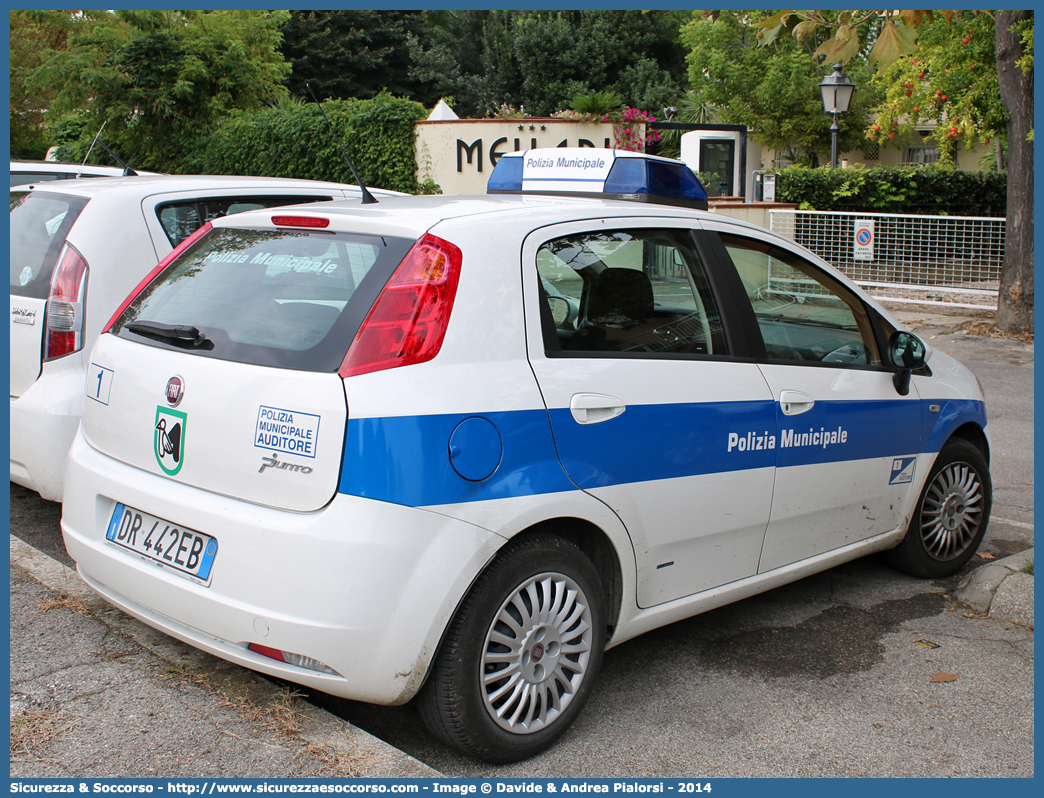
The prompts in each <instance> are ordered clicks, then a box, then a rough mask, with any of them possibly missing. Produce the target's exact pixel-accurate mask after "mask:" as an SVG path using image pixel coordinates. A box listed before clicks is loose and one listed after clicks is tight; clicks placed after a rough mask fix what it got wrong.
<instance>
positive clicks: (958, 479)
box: [885, 438, 993, 579]
mask: <svg viewBox="0 0 1044 798" xmlns="http://www.w3.org/2000/svg"><path fill="white" fill-rule="evenodd" d="M992 506H993V483H992V481H991V480H990V469H989V467H988V466H987V465H986V459H985V458H984V457H983V456H982V452H980V451H979V450H978V448H976V447H975V446H974V445H973V444H971V443H969V442H968V441H966V440H963V439H961V438H953V439H951V440H950V441H949V442H947V444H946V445H945V446H944V447H943V448H942V451H940V452H939V456H938V457H937V458H936V460H935V464H934V465H933V466H932V470H931V471H929V472H928V479H927V480H926V481H925V485H924V490H923V491H921V495H920V497H919V498H918V500H917V509H916V510H915V511H914V514H913V517H912V518H911V519H910V527H909V529H907V531H906V537H904V538H903V542H902V543H900V544H899V545H898V546H897V547H896V548H894V549H892V550H891V551H889V552H886V553H885V556H886V558H887V559H888V562H889V563H890V564H891V565H892V566H894V567H895V568H898V569H899V570H900V571H905V572H906V573H908V574H912V575H914V576H921V577H926V578H930V579H937V578H939V577H943V576H951V575H952V574H955V573H957V572H958V571H959V570H961V568H963V567H964V564H965V563H966V562H968V560H969V559H971V556H972V555H973V554H975V551H976V549H978V548H979V544H980V543H981V542H982V536H983V535H984V534H985V533H986V525H987V524H988V523H989V521H990V510H991V508H992Z"/></svg>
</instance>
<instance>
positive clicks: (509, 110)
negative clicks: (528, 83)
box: [491, 103, 529, 119]
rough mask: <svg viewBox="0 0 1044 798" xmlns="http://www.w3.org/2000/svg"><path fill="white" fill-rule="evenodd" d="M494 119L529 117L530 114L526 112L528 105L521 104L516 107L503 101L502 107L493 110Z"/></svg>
mask: <svg viewBox="0 0 1044 798" xmlns="http://www.w3.org/2000/svg"><path fill="white" fill-rule="evenodd" d="M491 118H492V119H528V118H529V114H527V113H526V106H524V105H520V106H518V108H515V107H514V106H513V105H508V104H507V103H501V104H500V107H499V108H498V109H497V110H496V111H494V112H493V116H492V117H491Z"/></svg>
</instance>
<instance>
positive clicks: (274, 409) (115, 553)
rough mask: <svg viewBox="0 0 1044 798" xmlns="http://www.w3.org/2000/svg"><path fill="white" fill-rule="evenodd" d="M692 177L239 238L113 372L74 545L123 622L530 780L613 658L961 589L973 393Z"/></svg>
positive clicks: (301, 212) (517, 159) (200, 251)
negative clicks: (890, 576) (733, 614)
mask: <svg viewBox="0 0 1044 798" xmlns="http://www.w3.org/2000/svg"><path fill="white" fill-rule="evenodd" d="M705 206H706V194H705V193H704V192H703V189H702V187H701V186H700V185H699V182H698V181H697V180H696V179H695V177H694V176H693V175H692V173H691V172H690V171H689V170H688V169H687V168H686V167H685V166H684V164H681V163H680V162H677V161H670V160H667V159H662V158H655V157H649V156H644V155H637V154H633V153H625V152H613V151H608V150H592V149H583V150H570V149H554V150H543V151H539V150H537V151H529V152H522V153H516V154H509V155H505V156H504V157H502V158H501V159H500V160H499V162H498V163H497V165H496V168H495V170H494V171H493V173H492V176H491V178H490V181H489V186H488V193H487V195H482V196H443V197H405V196H403V197H387V198H382V199H381V200H380V201H379V202H378V203H376V204H359V203H355V202H350V201H348V202H336V203H323V204H321V205H320V204H313V205H299V206H295V207H293V208H285V209H278V210H273V209H267V210H259V211H251V212H247V213H241V214H237V215H235V216H229V217H225V218H220V219H215V220H213V221H212V222H210V223H208V224H207V225H206V226H205V227H204V228H203V229H202V230H200V231H199V232H198V233H197V234H196V235H194V236H193V237H192V238H191V239H190V240H188V241H186V242H185V243H184V244H183V245H181V246H179V247H178V249H177V250H176V251H175V252H173V253H172V254H171V256H170V257H168V258H167V259H166V260H164V261H163V262H162V263H160V264H159V265H158V266H157V267H156V269H155V270H154V271H153V272H152V273H151V274H150V275H148V277H147V278H146V279H145V280H144V281H143V282H142V283H141V285H140V286H139V287H138V288H137V289H136V290H135V291H134V292H133V293H132V294H131V296H130V297H129V298H128V299H127V300H126V302H125V303H124V304H123V306H122V307H121V308H119V310H118V311H117V312H116V314H115V315H114V316H113V318H112V320H111V321H110V323H109V324H108V326H107V327H106V329H105V331H104V333H103V334H102V335H101V336H100V338H99V339H98V343H97V345H96V346H95V347H94V350H93V353H92V354H91V357H90V369H89V371H88V376H87V381H86V396H85V400H84V409H83V421H82V425H81V428H80V430H79V433H78V435H77V438H76V441H75V443H74V444H73V446H72V450H71V452H70V459H69V464H68V471H67V477H66V487H65V502H64V515H63V519H62V528H63V531H64V535H65V541H66V544H67V546H68V549H69V552H70V554H71V555H72V557H73V558H74V559H75V560H76V562H77V566H78V569H79V572H80V574H81V575H82V576H83V578H84V579H85V580H86V581H87V582H88V584H90V585H91V586H92V587H93V588H94V589H95V590H96V591H97V592H98V593H100V594H101V595H102V596H104V597H105V598H106V599H108V601H110V602H111V603H112V604H114V605H116V606H117V607H120V608H122V609H123V610H125V611H126V612H128V613H130V614H131V615H133V616H135V617H137V618H139V619H141V620H143V621H144V622H146V623H148V624H150V625H151V626H153V627H155V628H157V629H160V630H162V631H164V632H166V633H167V634H170V635H172V636H174V637H176V638H179V639H181V640H183V641H186V642H188V643H191V644H192V645H194V646H197V647H198V648H200V649H203V650H205V651H208V652H210V653H212V654H215V655H217V656H219V657H223V658H225V659H227V660H230V661H232V662H236V663H239V664H241V665H243V666H246V667H248V668H252V669H255V670H257V671H261V672H263V673H266V674H271V675H273V676H277V677H280V678H283V679H287V680H289V681H292V682H297V683H300V684H303V685H307V686H309V687H311V688H315V689H318V690H321V691H325V692H327V693H330V694H333V695H337V696H343V697H346V698H350V699H355V700H358V701H368V702H373V703H378V704H386V705H397V704H403V703H405V702H407V701H409V700H411V699H413V698H414V697H417V699H418V705H419V707H420V711H421V714H422V717H423V718H424V720H425V722H426V723H427V724H428V726H429V727H430V728H431V729H432V730H433V732H434V733H435V734H437V735H438V736H440V737H441V738H443V739H444V740H446V741H447V742H449V743H451V744H452V745H454V746H457V747H458V748H460V749H461V750H463V751H465V752H468V753H469V754H471V755H473V756H476V757H479V758H483V759H486V760H490V761H500V762H505V761H512V760H517V759H521V758H524V757H527V756H530V755H532V754H534V753H536V752H538V751H540V750H542V749H544V748H546V747H547V746H548V745H550V744H551V743H552V742H553V741H554V740H555V739H556V738H557V737H558V736H559V735H561V734H562V733H563V731H564V730H565V729H566V728H567V727H568V726H569V724H570V723H571V722H572V721H573V719H574V718H575V717H576V716H577V714H578V712H579V711H580V710H581V708H582V705H583V704H584V702H585V701H586V699H587V697H588V695H589V694H590V691H591V689H592V682H593V681H594V679H595V677H596V675H597V673H598V670H599V666H600V664H601V661H602V655H603V651H604V650H605V649H606V648H607V647H610V646H614V645H617V644H619V643H621V642H623V641H625V640H628V639H629V638H632V637H634V636H636V635H638V634H641V633H642V632H645V631H648V630H650V629H654V628H656V627H659V626H662V625H664V624H668V623H671V622H673V621H677V620H679V619H682V618H686V617H689V616H692V615H695V614H698V613H701V612H704V611H707V610H710V609H712V608H715V607H719V606H722V605H724V604H727V603H729V602H733V601H736V600H738V599H742V598H744V597H747V596H751V595H754V594H756V593H760V592H762V591H765V590H768V589H770V588H773V587H776V586H778V585H781V584H784V583H787V582H791V581H793V580H796V579H799V578H801V577H804V576H806V575H808V574H812V573H815V572H817V571H822V570H824V569H827V568H830V567H832V566H835V565H837V564H839V563H843V562H845V561H848V560H852V559H854V558H857V557H861V556H864V555H867V554H870V553H872V552H878V551H887V552H888V554H887V556H888V557H889V558H890V559H891V560H892V562H893V563H894V564H895V565H897V566H898V567H899V568H901V569H903V570H905V571H907V572H910V573H913V574H918V575H921V576H925V577H939V576H943V575H947V574H953V573H955V572H956V571H958V570H959V569H960V568H961V567H962V566H963V565H964V564H965V563H966V562H967V561H968V559H969V558H970V557H971V555H972V554H973V552H974V551H975V550H976V548H977V547H978V545H979V542H980V541H981V539H982V536H983V533H984V531H985V529H986V525H987V522H988V519H989V514H990V503H991V482H990V475H989V469H988V465H987V464H988V461H989V441H988V437H987V431H986V410H985V404H984V398H983V393H982V389H981V386H980V385H979V384H978V382H977V380H976V379H975V377H974V376H973V375H972V374H971V373H970V372H969V371H968V370H967V369H966V368H965V367H964V366H962V365H961V364H960V363H958V362H957V361H955V360H953V359H952V358H950V357H948V356H946V355H945V354H943V353H942V352H938V351H936V352H933V351H932V350H931V349H930V348H929V347H927V346H926V345H925V344H924V343H923V342H921V341H920V340H919V339H917V338H916V337H915V336H914V335H913V334H912V333H910V332H907V331H904V330H901V329H900V328H899V325H898V323H897V322H896V320H895V319H894V318H893V317H892V316H891V315H890V314H889V312H888V311H887V310H885V309H884V308H882V307H881V306H880V305H878V304H877V303H876V302H874V301H873V300H872V299H870V298H868V297H867V296H865V295H864V294H863V293H862V292H861V291H860V290H859V289H858V288H856V287H855V286H854V285H853V284H852V283H851V282H850V281H849V280H847V279H846V278H845V277H843V276H842V275H841V274H839V273H838V272H837V271H835V270H834V269H833V268H831V267H830V266H829V265H827V264H826V263H825V262H823V261H822V260H820V259H819V258H817V257H816V256H814V255H812V254H811V253H809V252H808V251H807V250H805V249H803V248H801V247H799V246H797V245H795V244H794V243H792V242H791V241H788V240H786V239H784V238H781V237H779V236H776V235H774V234H772V233H769V232H767V231H766V230H763V229H761V228H757V227H754V226H752V225H748V224H744V223H741V222H738V221H734V220H730V219H728V218H723V217H721V216H719V215H716V214H713V213H706V212H703V211H701V210H700V208H701V207H705Z"/></svg>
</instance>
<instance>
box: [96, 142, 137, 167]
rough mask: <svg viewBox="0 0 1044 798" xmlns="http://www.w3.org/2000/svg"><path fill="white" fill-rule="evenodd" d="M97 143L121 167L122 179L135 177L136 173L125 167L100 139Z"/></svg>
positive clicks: (118, 157)
mask: <svg viewBox="0 0 1044 798" xmlns="http://www.w3.org/2000/svg"><path fill="white" fill-rule="evenodd" d="M98 133H99V134H100V133H101V131H100V130H99V131H98ZM97 141H98V143H99V144H101V145H102V149H103V150H105V151H106V152H107V153H109V155H111V156H112V157H113V158H114V159H115V160H116V163H118V164H119V165H120V166H122V167H123V176H124V177H137V175H138V173H137V172H135V171H134V170H133V169H131V168H130V167H129V166H127V164H125V163H124V162H123V160H122V159H121V158H120V156H119V155H117V154H116V153H114V152H113V151H112V150H110V149H109V148H108V147H107V146H105V142H104V141H102V140H101V139H98V140H97Z"/></svg>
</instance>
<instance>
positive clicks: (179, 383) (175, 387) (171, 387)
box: [167, 377, 185, 407]
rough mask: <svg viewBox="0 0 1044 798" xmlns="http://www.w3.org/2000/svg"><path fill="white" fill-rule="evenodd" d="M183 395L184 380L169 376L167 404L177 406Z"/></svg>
mask: <svg viewBox="0 0 1044 798" xmlns="http://www.w3.org/2000/svg"><path fill="white" fill-rule="evenodd" d="M184 395H185V381H184V380H183V379H181V377H171V378H170V379H169V380H167V404H168V405H170V406H171V407H177V406H178V405H180V404H181V399H182V397H183V396H184Z"/></svg>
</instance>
